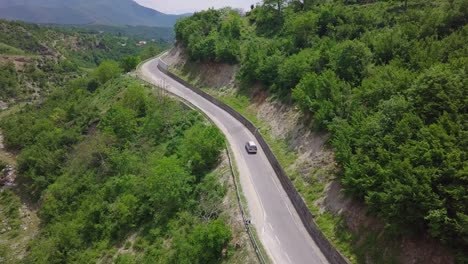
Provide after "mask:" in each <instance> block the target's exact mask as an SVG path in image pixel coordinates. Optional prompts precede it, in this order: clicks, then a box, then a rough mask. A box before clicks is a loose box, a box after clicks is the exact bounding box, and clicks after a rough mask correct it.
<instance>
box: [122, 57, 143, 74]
mask: <svg viewBox="0 0 468 264" xmlns="http://www.w3.org/2000/svg"><path fill="white" fill-rule="evenodd" d="M139 63H140V57H138V56H125V57H123V58H122V59H121V60H120V68H122V69H123V71H124V72H131V71H133V70H134V69H136V67H137V66H138V64H139Z"/></svg>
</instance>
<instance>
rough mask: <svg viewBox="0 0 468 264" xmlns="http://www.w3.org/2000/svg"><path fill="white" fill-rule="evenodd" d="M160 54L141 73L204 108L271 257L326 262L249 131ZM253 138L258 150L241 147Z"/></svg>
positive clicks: (293, 263) (277, 260)
mask: <svg viewBox="0 0 468 264" xmlns="http://www.w3.org/2000/svg"><path fill="white" fill-rule="evenodd" d="M158 62H159V59H153V60H150V61H148V62H146V63H144V64H143V65H142V66H141V68H140V70H139V76H140V77H141V78H143V79H144V80H146V81H148V82H150V83H153V84H155V85H158V86H159V87H163V88H164V89H166V90H168V91H169V92H171V93H174V94H176V95H177V96H179V97H182V98H184V99H185V100H187V101H189V102H190V103H192V104H193V105H194V106H195V107H197V108H199V109H200V110H201V111H203V112H204V113H205V114H206V115H207V116H208V117H209V118H210V119H211V120H212V121H213V122H214V123H215V124H216V126H218V127H219V128H220V130H221V131H222V132H223V133H224V134H225V136H226V139H227V140H228V142H229V144H230V146H231V149H232V154H233V155H234V159H235V161H236V165H237V168H238V171H239V178H240V184H241V187H242V191H243V193H244V196H245V198H246V200H247V206H248V210H249V213H250V217H251V219H250V220H251V223H252V225H253V226H254V227H255V229H256V230H257V233H258V237H259V239H260V241H261V243H262V244H263V247H264V248H265V250H266V251H267V254H268V255H269V257H270V259H271V260H272V261H273V262H274V263H278V264H282V263H290V264H302V263H311V264H314V263H328V261H327V259H326V258H325V256H324V255H323V254H322V253H321V251H320V249H319V248H318V246H317V245H316V244H315V242H314V241H313V240H312V238H311V237H310V236H309V234H308V233H307V231H306V229H305V227H304V226H303V224H302V222H301V220H300V218H299V216H298V214H297V212H296V211H295V209H294V206H293V205H292V203H291V201H290V200H289V198H288V196H287V194H286V192H285V191H284V190H283V188H282V186H281V183H280V182H279V180H278V178H277V177H276V175H275V172H274V171H273V168H272V167H271V165H270V163H269V162H268V159H267V157H266V156H265V154H264V153H263V151H262V149H261V147H260V146H259V145H258V142H257V141H256V140H255V137H254V136H253V135H252V133H251V132H250V131H249V130H248V129H247V128H246V127H245V126H244V125H242V123H240V122H239V121H237V120H236V119H235V118H234V117H232V116H231V115H229V114H228V113H227V112H225V111H224V110H222V109H221V108H219V107H217V106H216V105H214V104H212V103H211V102H209V101H208V100H206V99H205V98H203V97H201V96H200V95H198V94H196V93H195V92H193V91H192V90H190V89H189V88H187V87H185V86H183V85H182V84H180V83H179V82H177V81H175V80H173V79H172V78H170V77H169V76H167V75H166V74H164V73H162V72H161V71H160V70H159V69H158V67H157V65H158ZM250 140H252V141H254V142H256V143H257V146H258V148H259V149H258V153H257V154H256V155H249V154H248V153H247V152H246V151H245V147H244V145H245V143H246V142H247V141H250Z"/></svg>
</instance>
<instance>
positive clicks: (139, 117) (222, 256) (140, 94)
mask: <svg viewBox="0 0 468 264" xmlns="http://www.w3.org/2000/svg"><path fill="white" fill-rule="evenodd" d="M0 34H1V35H0V36H2V37H1V38H0V39H1V40H2V43H1V44H2V45H1V46H0V47H1V50H0V52H1V54H0V59H1V60H0V85H1V86H0V88H1V89H0V92H1V94H0V99H1V100H2V101H0V103H1V109H0V263H8V264H10V263H44V264H45V263H233V264H235V263H256V256H255V252H254V251H253V249H252V247H251V245H250V240H249V238H248V235H247V233H246V232H245V226H244V222H243V220H242V216H241V212H240V209H239V204H238V203H237V196H236V193H235V189H234V187H233V185H234V180H233V175H232V170H231V168H230V164H229V162H228V159H227V156H226V152H225V151H224V149H225V144H224V137H223V135H222V134H221V133H220V132H219V130H218V129H217V128H216V127H214V126H213V125H212V124H211V123H209V122H208V121H207V120H206V119H205V118H204V116H203V115H201V114H200V113H198V112H196V111H194V110H192V109H190V108H188V107H186V106H185V105H184V104H182V103H180V102H178V101H175V100H174V99H172V98H169V97H167V96H166V95H164V94H162V93H158V92H155V91H154V88H155V87H150V86H148V85H144V84H142V83H141V81H139V80H136V79H135V78H133V77H132V75H131V74H125V73H128V72H130V71H131V70H132V69H134V68H135V67H136V65H137V64H138V62H139V60H140V58H147V57H150V56H155V55H156V53H158V52H160V47H157V46H150V47H147V48H140V47H137V46H135V45H133V46H131V45H127V46H126V47H123V46H122V45H120V44H118V42H119V41H122V40H124V39H126V40H130V39H131V38H130V37H128V36H125V35H121V36H114V35H103V34H91V33H82V32H77V31H75V30H74V29H66V30H65V29H61V30H57V29H51V28H48V27H41V26H37V25H30V24H25V23H17V22H4V21H1V23H0ZM3 41H4V42H3ZM115 42H117V44H114V45H113V44H112V43H115ZM13 54H14V55H13ZM85 55H90V56H91V57H95V59H99V65H97V62H96V61H94V60H91V61H88V60H87V59H86V58H87V56H85ZM98 55H99V57H97V56H98ZM78 58H81V59H80V60H76V61H75V59H78ZM111 59H115V60H117V61H114V60H111ZM85 67H88V68H85ZM29 88H31V89H32V90H34V91H36V93H35V95H34V96H32V95H31V94H30V93H29ZM3 100H5V101H6V102H7V103H8V105H7V106H5V104H4V101H3Z"/></svg>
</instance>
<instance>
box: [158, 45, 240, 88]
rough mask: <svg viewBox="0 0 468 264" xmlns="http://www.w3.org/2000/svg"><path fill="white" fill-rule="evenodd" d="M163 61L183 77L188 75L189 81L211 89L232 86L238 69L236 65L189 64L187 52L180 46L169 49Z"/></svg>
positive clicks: (214, 63)
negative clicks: (179, 71)
mask: <svg viewBox="0 0 468 264" xmlns="http://www.w3.org/2000/svg"><path fill="white" fill-rule="evenodd" d="M163 60H164V61H165V62H166V63H167V64H168V65H170V66H171V67H173V68H176V69H179V70H181V71H182V73H183V74H184V75H188V78H189V79H190V80H191V81H195V82H196V83H197V84H199V85H200V86H206V87H212V88H223V87H232V86H234V85H235V79H236V78H235V76H236V72H237V70H238V69H239V66H238V65H231V64H227V63H216V62H206V63H205V62H204V63H201V62H200V63H192V62H189V60H188V55H187V52H186V51H185V50H184V49H183V48H182V47H181V46H180V45H178V46H176V47H175V48H173V49H171V50H170V51H169V52H168V54H167V55H166V56H165V57H164V58H163Z"/></svg>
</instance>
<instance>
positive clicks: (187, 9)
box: [135, 0, 260, 14]
mask: <svg viewBox="0 0 468 264" xmlns="http://www.w3.org/2000/svg"><path fill="white" fill-rule="evenodd" d="M135 1H136V2H137V3H139V4H140V5H143V6H146V7H150V8H153V9H156V10H158V11H160V12H163V13H166V14H182V13H192V12H195V11H200V10H204V9H208V8H210V7H214V8H221V7H226V6H230V7H234V8H242V9H244V10H248V9H250V5H251V4H255V3H257V2H260V0H169V1H168V0H135Z"/></svg>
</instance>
